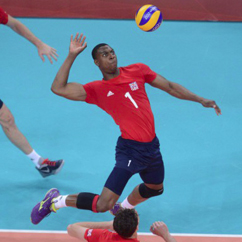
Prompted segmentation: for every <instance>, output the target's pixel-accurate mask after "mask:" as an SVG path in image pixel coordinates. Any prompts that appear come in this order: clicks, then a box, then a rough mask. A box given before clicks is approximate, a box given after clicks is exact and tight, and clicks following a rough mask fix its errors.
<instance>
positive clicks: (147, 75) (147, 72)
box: [138, 63, 157, 83]
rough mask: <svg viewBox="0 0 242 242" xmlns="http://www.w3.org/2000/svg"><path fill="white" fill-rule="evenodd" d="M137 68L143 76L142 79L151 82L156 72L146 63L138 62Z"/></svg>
mask: <svg viewBox="0 0 242 242" xmlns="http://www.w3.org/2000/svg"><path fill="white" fill-rule="evenodd" d="M138 65H139V68H140V70H141V72H142V74H143V76H144V80H145V82H146V83H151V82H152V81H154V80H155V78H156V76H157V74H156V73H155V72H154V71H152V70H151V69H150V68H149V67H148V66H147V65H145V64H142V63H139V64H138Z"/></svg>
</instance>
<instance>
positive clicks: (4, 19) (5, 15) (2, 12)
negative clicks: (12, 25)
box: [0, 7, 8, 24]
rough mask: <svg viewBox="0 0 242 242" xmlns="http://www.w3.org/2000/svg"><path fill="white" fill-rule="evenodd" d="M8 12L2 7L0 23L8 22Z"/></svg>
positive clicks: (0, 9)
mask: <svg viewBox="0 0 242 242" xmlns="http://www.w3.org/2000/svg"><path fill="white" fill-rule="evenodd" d="M7 22H8V14H7V13H6V12H4V10H3V9H2V8H1V7H0V24H7Z"/></svg>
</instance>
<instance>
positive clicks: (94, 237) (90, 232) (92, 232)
mask: <svg viewBox="0 0 242 242" xmlns="http://www.w3.org/2000/svg"><path fill="white" fill-rule="evenodd" d="M105 231H106V230H104V229H87V230H86V232H85V235H84V238H85V239H86V240H87V241H88V242H98V241H101V235H102V234H103V233H104V232H105Z"/></svg>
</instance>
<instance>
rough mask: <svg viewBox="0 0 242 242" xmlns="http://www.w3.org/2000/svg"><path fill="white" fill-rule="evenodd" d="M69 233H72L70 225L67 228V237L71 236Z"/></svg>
mask: <svg viewBox="0 0 242 242" xmlns="http://www.w3.org/2000/svg"><path fill="white" fill-rule="evenodd" d="M71 231H72V224H69V225H68V226H67V233H68V234H69V235H71Z"/></svg>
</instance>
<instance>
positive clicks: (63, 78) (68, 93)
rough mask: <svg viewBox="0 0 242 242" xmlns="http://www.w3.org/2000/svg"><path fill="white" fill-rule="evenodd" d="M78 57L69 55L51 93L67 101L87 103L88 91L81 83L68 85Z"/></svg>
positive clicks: (53, 84)
mask: <svg viewBox="0 0 242 242" xmlns="http://www.w3.org/2000/svg"><path fill="white" fill-rule="evenodd" d="M75 58H76V56H75V55H72V54H69V55H68V56H67V58H66V60H65V61H64V63H63V65H62V66H61V68H60V70H59V71H58V73H57V75H56V77H55V79H54V82H53V83H52V86H51V91H52V92H54V93H55V94H56V95H59V96H62V97H65V98H67V99H71V100H75V101H85V99H86V96H87V94H86V91H85V89H84V87H83V85H82V84H80V83H74V82H71V83H67V81H68V76H69V73H70V69H71V66H72V64H73V62H74V60H75Z"/></svg>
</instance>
